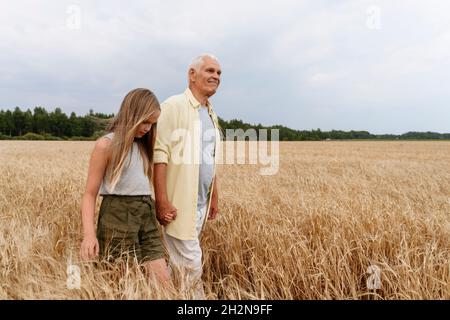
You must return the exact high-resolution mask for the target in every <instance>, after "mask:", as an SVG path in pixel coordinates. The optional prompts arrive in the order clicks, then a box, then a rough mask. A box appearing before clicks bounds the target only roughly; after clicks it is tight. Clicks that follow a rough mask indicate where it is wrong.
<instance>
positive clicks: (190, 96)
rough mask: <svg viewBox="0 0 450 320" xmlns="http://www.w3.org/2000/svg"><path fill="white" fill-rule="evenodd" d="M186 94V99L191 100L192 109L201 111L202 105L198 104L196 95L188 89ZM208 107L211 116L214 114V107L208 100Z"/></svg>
mask: <svg viewBox="0 0 450 320" xmlns="http://www.w3.org/2000/svg"><path fill="white" fill-rule="evenodd" d="M184 94H185V95H186V97H187V98H188V100H189V104H190V105H191V107H192V108H194V109H196V110H197V109H199V108H200V106H201V104H200V102H198V100H197V99H196V98H195V97H194V95H193V94H192V91H191V89H189V88H187V89H186V91H184ZM206 107H207V108H208V113H209V114H211V112H212V106H211V103H209V100H206Z"/></svg>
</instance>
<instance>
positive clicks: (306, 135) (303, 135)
mask: <svg viewBox="0 0 450 320" xmlns="http://www.w3.org/2000/svg"><path fill="white" fill-rule="evenodd" d="M219 124H220V126H221V127H222V128H223V129H224V131H225V135H226V129H234V130H236V129H243V131H244V132H246V131H247V130H249V129H250V130H251V129H254V130H255V132H256V135H257V136H258V139H259V138H260V136H259V133H260V129H278V130H279V137H278V138H279V140H280V141H318V140H355V139H366V140H449V139H450V133H443V134H441V133H437V132H408V133H404V134H401V135H395V134H371V133H369V132H368V131H354V130H351V131H341V130H332V131H321V130H320V129H316V130H314V129H313V130H311V131H308V130H294V129H291V128H287V127H285V126H282V125H274V126H270V127H267V126H262V125H261V124H258V125H252V124H248V123H245V122H242V121H241V120H236V119H234V120H230V121H224V120H222V119H220V118H219ZM236 136H237V135H236V134H235V135H234V137H236ZM234 137H231V136H229V138H234ZM242 138H244V137H242ZM267 138H268V140H270V131H268V132H267ZM227 140H231V139H227ZM234 140H240V137H239V136H238V137H236V138H234Z"/></svg>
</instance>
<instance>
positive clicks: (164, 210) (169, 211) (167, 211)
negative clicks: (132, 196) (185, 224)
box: [156, 201, 177, 226]
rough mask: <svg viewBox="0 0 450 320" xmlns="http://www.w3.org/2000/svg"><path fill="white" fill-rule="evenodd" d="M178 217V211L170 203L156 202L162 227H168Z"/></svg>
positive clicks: (157, 214) (157, 213)
mask: <svg viewBox="0 0 450 320" xmlns="http://www.w3.org/2000/svg"><path fill="white" fill-rule="evenodd" d="M176 217H177V209H176V208H175V207H174V206H173V205H172V204H171V203H170V202H169V201H157V202H156V218H157V219H158V221H159V223H160V224H161V225H162V226H167V225H168V224H169V223H170V222H172V220H175V218H176Z"/></svg>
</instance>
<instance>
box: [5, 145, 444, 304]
mask: <svg viewBox="0 0 450 320" xmlns="http://www.w3.org/2000/svg"><path fill="white" fill-rule="evenodd" d="M92 148H93V142H69V141H67V142H66V141H64V142H57V141H35V142H31V141H0V164H1V165H0V265H1V273H0V298H1V299H187V298H189V292H185V291H183V290H181V288H180V287H177V286H176V288H175V290H169V289H164V288H160V287H159V286H158V285H157V284H155V283H152V282H151V283H149V282H147V280H146V278H145V276H144V274H143V273H142V271H141V270H140V269H139V268H138V267H136V266H135V265H133V264H131V265H127V267H126V268H125V269H124V268H123V267H118V266H116V265H107V264H106V263H95V262H80V260H79V256H78V250H79V245H80V241H81V222H80V202H81V196H82V193H83V191H84V187H85V179H86V175H87V166H88V160H89V156H90V152H91V150H92ZM259 168H260V166H258V165H248V164H247V165H246V164H234V165H222V166H221V167H220V168H219V170H218V179H219V188H220V195H219V198H220V200H219V202H220V203H219V214H218V218H217V219H216V220H215V221H213V222H208V223H207V224H206V228H205V230H204V232H203V236H202V240H201V241H202V247H203V251H204V277H203V279H204V283H205V290H206V293H207V297H208V298H209V299H450V259H449V258H450V170H449V168H450V142H437V141H436V142H434V141H430V142H419V141H409V142H404V141H392V142H379V141H376V142H375V141H374V142H371V141H365V142H361V141H342V142H336V141H323V142H282V143H280V163H279V171H278V173H277V174H275V175H271V176H263V175H260V173H259ZM99 204H100V198H99V201H98V203H97V209H98V208H99ZM97 212H98V211H97ZM68 265H75V266H77V267H78V268H79V269H80V272H81V274H80V287H79V288H69V287H68V286H67V277H68V274H67V272H68V270H67V268H68Z"/></svg>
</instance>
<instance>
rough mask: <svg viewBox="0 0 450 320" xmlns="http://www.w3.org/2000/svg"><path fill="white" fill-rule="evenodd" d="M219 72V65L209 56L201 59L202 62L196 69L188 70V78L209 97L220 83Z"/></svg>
mask: <svg viewBox="0 0 450 320" xmlns="http://www.w3.org/2000/svg"><path fill="white" fill-rule="evenodd" d="M221 74H222V70H220V65H219V64H218V63H217V61H215V60H213V59H211V58H209V57H205V58H204V59H203V64H202V65H201V66H200V68H199V70H198V71H196V70H194V69H190V70H189V78H190V80H191V83H192V85H193V86H194V87H195V88H196V89H197V90H198V91H200V93H202V94H204V95H206V96H207V97H211V96H212V95H213V94H215V93H216V91H217V88H218V87H219V84H220V75H221Z"/></svg>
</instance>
